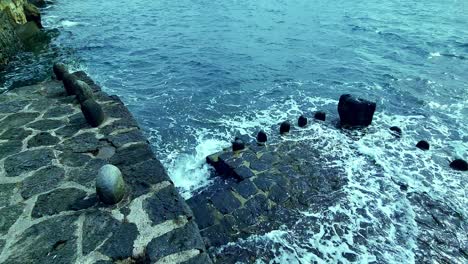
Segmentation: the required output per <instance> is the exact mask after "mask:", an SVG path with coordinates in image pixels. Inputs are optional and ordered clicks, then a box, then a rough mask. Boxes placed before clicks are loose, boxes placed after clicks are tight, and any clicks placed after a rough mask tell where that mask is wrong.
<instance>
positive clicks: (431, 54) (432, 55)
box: [428, 52, 442, 59]
mask: <svg viewBox="0 0 468 264" xmlns="http://www.w3.org/2000/svg"><path fill="white" fill-rule="evenodd" d="M440 56H442V55H441V54H440V53H439V52H431V53H429V57H428V59H432V58H434V57H440Z"/></svg>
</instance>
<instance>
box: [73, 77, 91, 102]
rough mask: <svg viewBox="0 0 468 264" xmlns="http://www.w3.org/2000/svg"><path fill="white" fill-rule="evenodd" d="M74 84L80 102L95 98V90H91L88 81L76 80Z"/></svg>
mask: <svg viewBox="0 0 468 264" xmlns="http://www.w3.org/2000/svg"><path fill="white" fill-rule="evenodd" d="M73 85H74V90H75V93H76V98H77V99H78V102H80V103H83V102H84V101H86V100H88V99H93V97H94V96H93V90H91V87H89V85H88V84H87V83H85V82H83V81H81V80H76V81H75V83H74V84H73Z"/></svg>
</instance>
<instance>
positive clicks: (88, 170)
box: [67, 159, 107, 188]
mask: <svg viewBox="0 0 468 264" xmlns="http://www.w3.org/2000/svg"><path fill="white" fill-rule="evenodd" d="M106 164H107V161H106V160H102V159H91V160H90V161H89V162H88V163H87V164H86V165H85V166H84V167H80V168H74V169H72V170H70V171H69V172H68V174H67V180H70V181H74V182H76V183H79V184H81V185H83V186H86V187H88V188H95V187H96V176H97V172H98V171H99V169H100V168H101V167H102V166H104V165H106Z"/></svg>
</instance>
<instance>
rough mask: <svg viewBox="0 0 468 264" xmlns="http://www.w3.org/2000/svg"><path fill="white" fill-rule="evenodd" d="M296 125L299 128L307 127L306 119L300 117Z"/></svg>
mask: <svg viewBox="0 0 468 264" xmlns="http://www.w3.org/2000/svg"><path fill="white" fill-rule="evenodd" d="M297 125H298V126H299V127H305V126H307V117H305V116H303V115H301V116H300V117H299V119H298V120H297Z"/></svg>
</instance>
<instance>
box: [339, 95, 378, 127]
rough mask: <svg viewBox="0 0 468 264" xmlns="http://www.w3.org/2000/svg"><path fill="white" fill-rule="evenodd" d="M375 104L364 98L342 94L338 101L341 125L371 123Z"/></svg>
mask: <svg viewBox="0 0 468 264" xmlns="http://www.w3.org/2000/svg"><path fill="white" fill-rule="evenodd" d="M375 108H376V104H375V103H374V102H370V101H367V100H365V99H361V98H356V97H353V96H352V95H350V94H343V95H342V96H341V97H340V101H339V103H338V114H339V115H340V121H341V125H342V126H345V127H366V126H369V125H370V124H371V123H372V118H373V116H374V112H375Z"/></svg>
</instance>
